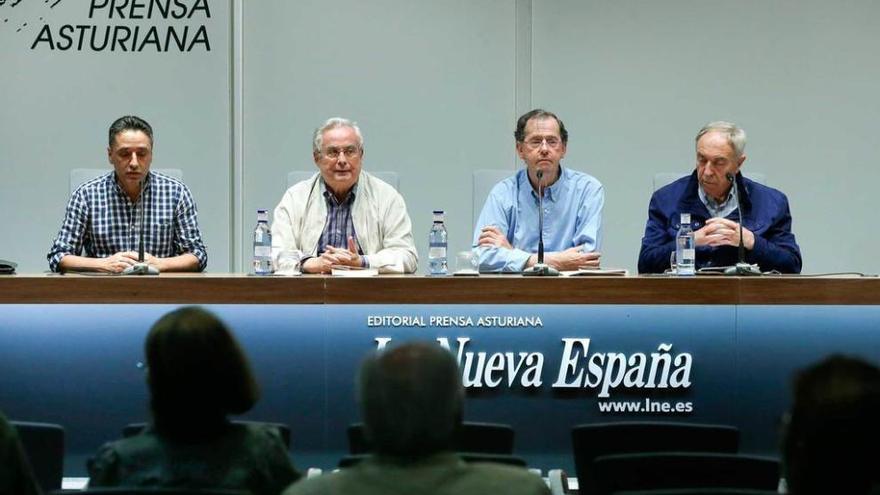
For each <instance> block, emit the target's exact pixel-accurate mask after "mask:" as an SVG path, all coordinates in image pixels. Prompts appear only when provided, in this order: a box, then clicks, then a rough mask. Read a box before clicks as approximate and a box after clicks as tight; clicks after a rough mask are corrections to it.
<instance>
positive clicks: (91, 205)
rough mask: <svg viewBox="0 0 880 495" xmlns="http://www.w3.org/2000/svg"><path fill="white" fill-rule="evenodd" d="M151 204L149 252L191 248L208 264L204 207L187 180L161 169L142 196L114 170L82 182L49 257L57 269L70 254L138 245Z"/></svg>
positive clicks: (163, 254) (94, 254)
mask: <svg viewBox="0 0 880 495" xmlns="http://www.w3.org/2000/svg"><path fill="white" fill-rule="evenodd" d="M140 200H143V205H144V207H145V208H146V211H145V212H144V214H145V219H144V222H145V225H146V227H147V228H146V230H145V231H144V252H147V253H150V254H152V255H153V256H158V257H160V258H168V257H171V256H178V255H181V254H185V253H190V254H192V255H194V256H195V257H196V258H198V260H199V270H200V271H201V270H204V269H205V266H207V264H208V252H207V250H206V249H205V244H204V243H203V242H202V235H201V233H200V232H199V223H198V211H197V210H196V203H195V200H193V197H192V193H190V191H189V188H187V187H186V185H184V184H183V182H181V181H179V180H177V179H174V178H172V177H168V176H166V175H162V174H159V173H156V172H150V173H149V174H147V180H146V183H145V185H144V191H143V193H142V198H139V201H135V202H132V201H131V200H130V199H129V197H128V195H127V194H125V191H123V190H122V188H121V187H120V186H119V184H118V183H117V182H116V175H115V172H113V171H111V172H108V173H106V174H104V175H102V176H100V177H97V178H95V179H92V180H90V181H88V182H86V183H84V184H83V185H81V186H80V187H78V188H77V189H76V190H75V191H74V192H73V194H72V195H71V197H70V201H68V203H67V209H66V212H65V215H64V223H63V224H62V225H61V230H60V231H59V232H58V235H57V236H56V237H55V242H54V243H53V244H52V249H51V250H50V251H49V254H48V255H46V258H47V259H48V260H49V268H50V269H51V270H52V271H53V272H57V271H59V266H58V265H59V263H60V262H61V258H63V257H64V256H65V255H68V254H74V255H77V256H79V255H81V253H82V251H83V250H85V256H87V257H90V258H106V257H107V256H111V255H113V254H116V253H118V252H120V251H135V252H137V251H138V248H139V245H140V232H141V226H140V218H141V216H140V208H141V202H140Z"/></svg>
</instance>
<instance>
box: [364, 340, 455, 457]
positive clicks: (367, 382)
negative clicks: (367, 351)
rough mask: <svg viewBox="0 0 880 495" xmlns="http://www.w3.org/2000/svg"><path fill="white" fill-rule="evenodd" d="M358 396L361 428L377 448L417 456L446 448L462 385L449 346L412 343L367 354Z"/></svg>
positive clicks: (452, 429) (386, 452)
mask: <svg viewBox="0 0 880 495" xmlns="http://www.w3.org/2000/svg"><path fill="white" fill-rule="evenodd" d="M359 395H360V402H361V409H362V414H363V419H364V423H365V433H366V435H367V438H368V439H369V440H370V442H371V443H372V445H373V447H374V449H375V451H376V453H378V454H380V455H387V456H393V457H398V458H406V459H419V458H423V457H425V456H428V455H431V454H434V453H437V452H440V451H444V450H451V448H452V437H453V434H454V433H455V431H456V429H457V428H458V427H459V425H460V424H461V417H462V409H463V406H464V389H463V388H462V385H461V372H460V371H459V368H458V364H457V363H456V361H455V358H454V357H453V356H452V354H450V352H449V351H448V350H446V349H444V348H442V347H440V346H439V345H437V344H436V343H429V342H412V343H406V344H402V345H400V346H397V347H394V348H390V349H387V350H385V351H380V352H379V353H377V354H375V355H372V356H370V357H368V358H367V359H366V361H365V362H364V364H363V366H362V367H361V371H360V383H359Z"/></svg>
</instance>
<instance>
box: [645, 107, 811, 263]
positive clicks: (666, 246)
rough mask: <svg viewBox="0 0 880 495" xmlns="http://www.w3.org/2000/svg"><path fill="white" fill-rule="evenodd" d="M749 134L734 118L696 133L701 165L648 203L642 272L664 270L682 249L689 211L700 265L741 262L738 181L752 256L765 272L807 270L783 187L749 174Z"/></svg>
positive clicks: (747, 252) (745, 236) (749, 258)
mask: <svg viewBox="0 0 880 495" xmlns="http://www.w3.org/2000/svg"><path fill="white" fill-rule="evenodd" d="M745 146H746V133H745V131H744V130H743V129H742V128H740V127H739V126H737V125H736V124H732V123H730V122H723V121H717V122H711V123H709V124H706V125H705V126H704V127H703V128H702V129H700V132H699V133H697V137H696V151H697V164H696V169H695V170H694V172H693V173H692V174H690V175H689V176H687V177H683V178H681V179H678V180H676V181H675V182H673V183H671V184H669V185H667V186H665V187H662V188H660V189H658V190H657V191H656V192H655V193H654V195H653V196H652V197H651V203H650V204H649V205H648V222H647V224H646V225H645V236H644V237H643V238H642V249H641V252H640V253H639V273H663V272H664V271H665V270H666V269H667V268H669V258H670V253H671V252H673V251H675V236H676V233H677V232H678V229H679V227H680V217H681V214H682V213H689V214H690V218H691V227H692V228H693V230H694V238H695V241H696V267H697V268H703V267H720V266H731V265H735V264H736V263H737V262H738V252H737V251H738V246H739V243H740V225H739V223H738V221H737V220H738V218H739V215H738V212H737V209H738V207H737V203H738V202H737V200H736V198H734V193H733V191H734V189H733V183H732V182H731V181H730V180H729V179H730V178H733V179H734V180H736V183H737V188H738V189H739V195H740V201H741V202H742V204H741V205H739V209H740V210H741V213H742V224H743V225H742V243H743V246H744V248H745V261H746V262H747V263H751V264H757V265H758V266H759V267H760V268H761V270H762V271H771V270H776V271H778V272H781V273H800V271H801V251H800V248H799V247H798V244H797V241H795V238H794V234H793V233H792V231H791V212H790V210H789V208H788V199H787V198H786V197H785V194H783V193H782V192H780V191H778V190H776V189H773V188H771V187H767V186H764V185H762V184H758V183H757V182H755V181H752V180H749V179H747V178H745V177H743V176H742V174H741V173H740V168H741V167H742V165H743V162H745V161H746V155H745Z"/></svg>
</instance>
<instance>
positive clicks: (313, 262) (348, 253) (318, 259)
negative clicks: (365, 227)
mask: <svg viewBox="0 0 880 495" xmlns="http://www.w3.org/2000/svg"><path fill="white" fill-rule="evenodd" d="M334 265H345V266H354V267H361V266H363V260H362V258H361V255H359V254H358V252H357V244H356V243H355V242H354V238H353V237H349V238H348V249H346V248H338V247H333V246H325V247H324V252H323V253H321V255H320V256H315V257H314V258H309V259H307V260H306V261H305V263H303V264H302V272H303V273H330V271H331V269H332V267H333V266H334Z"/></svg>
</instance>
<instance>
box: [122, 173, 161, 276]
mask: <svg viewBox="0 0 880 495" xmlns="http://www.w3.org/2000/svg"><path fill="white" fill-rule="evenodd" d="M149 173H150V172H149V171H147V174H149ZM146 184H147V176H146V175H144V178H143V180H141V192H140V194H139V195H138V203H139V204H140V207H141V233H140V235H141V238H140V245H139V246H138V262H137V263H135V264H133V265H131V266H129V267H128V268H126V269H125V270H123V271H122V274H123V275H158V274H159V269H158V268H157V267H155V266H153V265H150V264H149V263H146V262H145V261H144V230H146V227H145V226H144V220H145V218H146V215H145V213H146V210H147V208H146V206H145V205H144V189H146Z"/></svg>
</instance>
